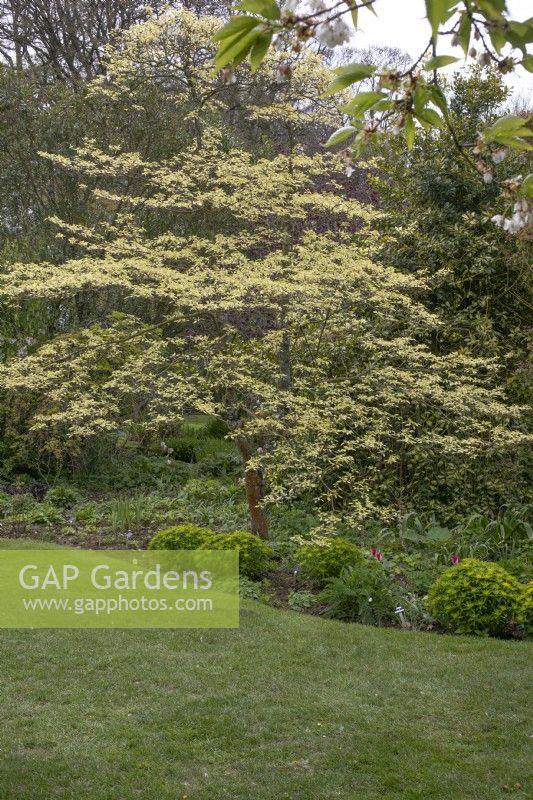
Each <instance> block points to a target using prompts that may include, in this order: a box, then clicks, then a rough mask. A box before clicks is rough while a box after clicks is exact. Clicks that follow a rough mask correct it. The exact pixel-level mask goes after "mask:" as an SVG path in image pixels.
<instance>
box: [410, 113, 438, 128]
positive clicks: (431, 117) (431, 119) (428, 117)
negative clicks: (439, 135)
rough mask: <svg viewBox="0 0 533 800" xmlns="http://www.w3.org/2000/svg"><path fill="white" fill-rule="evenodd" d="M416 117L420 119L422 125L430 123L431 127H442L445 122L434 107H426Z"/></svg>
mask: <svg viewBox="0 0 533 800" xmlns="http://www.w3.org/2000/svg"><path fill="white" fill-rule="evenodd" d="M416 118H417V119H418V120H420V122H421V123H422V125H424V123H426V124H425V125H424V127H426V126H427V125H428V126H429V127H431V128H442V126H443V124H444V120H443V119H442V117H441V116H440V115H439V114H437V112H436V111H434V110H433V109H432V108H425V109H424V110H423V111H422V112H421V113H420V114H417V115H416Z"/></svg>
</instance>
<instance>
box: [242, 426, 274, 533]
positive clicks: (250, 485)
mask: <svg viewBox="0 0 533 800" xmlns="http://www.w3.org/2000/svg"><path fill="white" fill-rule="evenodd" d="M238 445H239V450H240V451H241V456H242V460H243V464H244V488H245V491H246V500H247V502H248V509H249V511H250V527H251V529H252V532H253V533H256V534H257V535H258V536H260V537H261V539H266V538H268V518H267V515H266V513H265V510H264V508H263V507H262V506H261V505H260V502H261V500H262V499H263V478H262V475H261V473H260V471H259V470H256V469H253V468H249V467H248V463H249V461H250V459H251V457H252V448H251V447H250V444H249V442H247V441H246V440H244V439H239V440H238Z"/></svg>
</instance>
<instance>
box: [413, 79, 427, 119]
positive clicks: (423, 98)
mask: <svg viewBox="0 0 533 800" xmlns="http://www.w3.org/2000/svg"><path fill="white" fill-rule="evenodd" d="M428 99H429V92H428V87H427V86H426V85H425V84H419V86H418V88H417V89H416V90H415V93H414V95H413V105H414V107H415V113H416V114H421V113H422V112H423V111H424V108H425V107H426V103H427V101H428Z"/></svg>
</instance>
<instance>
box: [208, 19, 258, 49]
mask: <svg viewBox="0 0 533 800" xmlns="http://www.w3.org/2000/svg"><path fill="white" fill-rule="evenodd" d="M256 25H257V20H256V18H255V17H246V16H244V15H243V14H239V16H237V17H232V18H231V19H230V21H229V22H227V23H226V24H225V25H223V26H222V28H220V29H219V30H218V31H217V32H216V33H215V35H214V36H213V41H214V42H221V41H222V40H223V39H229V38H230V37H233V36H236V35H237V34H238V33H241V32H244V31H245V30H249V29H251V28H255V26H256Z"/></svg>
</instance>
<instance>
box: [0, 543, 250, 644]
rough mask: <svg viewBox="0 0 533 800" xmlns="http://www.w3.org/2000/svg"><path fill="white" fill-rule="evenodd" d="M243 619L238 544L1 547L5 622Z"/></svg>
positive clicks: (174, 624)
mask: <svg viewBox="0 0 533 800" xmlns="http://www.w3.org/2000/svg"><path fill="white" fill-rule="evenodd" d="M238 625H239V555H238V553H237V552H236V551H209V550H149V551H127V550H7V551H0V627H1V628H236V627H238Z"/></svg>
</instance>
